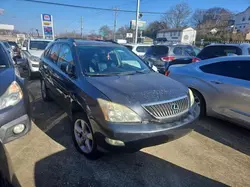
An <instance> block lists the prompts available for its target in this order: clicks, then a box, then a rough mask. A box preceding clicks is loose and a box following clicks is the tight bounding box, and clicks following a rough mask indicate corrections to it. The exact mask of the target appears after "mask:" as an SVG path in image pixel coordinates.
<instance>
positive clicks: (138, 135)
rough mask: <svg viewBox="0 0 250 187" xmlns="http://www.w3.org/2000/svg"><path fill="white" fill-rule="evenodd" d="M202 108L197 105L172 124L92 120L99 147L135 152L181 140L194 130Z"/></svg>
mask: <svg viewBox="0 0 250 187" xmlns="http://www.w3.org/2000/svg"><path fill="white" fill-rule="evenodd" d="M199 113H200V108H199V107H198V106H197V105H195V106H194V107H193V108H192V109H191V110H190V111H189V113H188V114H187V115H186V116H185V117H184V118H182V119H179V120H177V121H174V122H172V123H157V122H149V123H147V124H114V123H108V124H105V125H99V124H97V123H96V121H94V120H90V122H91V125H92V128H93V131H94V135H95V139H96V141H97V144H98V146H100V147H101V148H103V149H105V150H108V151H123V152H124V151H125V152H134V151H138V150H140V149H142V148H144V147H149V146H154V145H158V144H162V143H166V142H169V141H172V140H175V139H177V138H180V137H182V136H184V135H186V134H188V133H189V132H191V131H192V130H193V128H194V122H195V120H196V119H197V118H198V116H199ZM105 138H110V139H112V140H119V141H122V142H124V146H114V145H110V144H108V143H107V142H106V141H105Z"/></svg>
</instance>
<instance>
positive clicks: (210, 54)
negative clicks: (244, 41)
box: [198, 46, 242, 59]
mask: <svg viewBox="0 0 250 187" xmlns="http://www.w3.org/2000/svg"><path fill="white" fill-rule="evenodd" d="M234 55H242V51H241V49H240V48H239V47H235V46H209V47H205V48H204V49H203V50H202V51H201V52H200V53H199V54H198V58H200V59H208V58H216V57H221V56H234Z"/></svg>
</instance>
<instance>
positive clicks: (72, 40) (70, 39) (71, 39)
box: [55, 37, 75, 42]
mask: <svg viewBox="0 0 250 187" xmlns="http://www.w3.org/2000/svg"><path fill="white" fill-rule="evenodd" d="M58 40H69V41H71V42H74V41H75V40H74V39H73V38H67V37H65V38H56V39H55V41H58Z"/></svg>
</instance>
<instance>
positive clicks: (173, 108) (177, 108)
mask: <svg viewBox="0 0 250 187" xmlns="http://www.w3.org/2000/svg"><path fill="white" fill-rule="evenodd" d="M171 109H172V110H179V109H180V108H179V105H178V104H176V103H172V104H171Z"/></svg>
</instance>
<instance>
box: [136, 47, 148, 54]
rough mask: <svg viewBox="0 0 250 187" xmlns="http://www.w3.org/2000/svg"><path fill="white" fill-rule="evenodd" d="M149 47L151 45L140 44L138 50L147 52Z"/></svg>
mask: <svg viewBox="0 0 250 187" xmlns="http://www.w3.org/2000/svg"><path fill="white" fill-rule="evenodd" d="M149 47H150V46H138V47H137V48H136V51H137V52H139V53H146V52H147V50H148V48H149Z"/></svg>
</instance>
